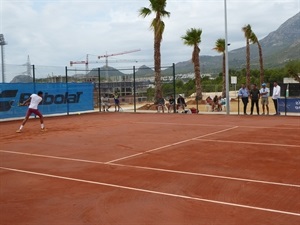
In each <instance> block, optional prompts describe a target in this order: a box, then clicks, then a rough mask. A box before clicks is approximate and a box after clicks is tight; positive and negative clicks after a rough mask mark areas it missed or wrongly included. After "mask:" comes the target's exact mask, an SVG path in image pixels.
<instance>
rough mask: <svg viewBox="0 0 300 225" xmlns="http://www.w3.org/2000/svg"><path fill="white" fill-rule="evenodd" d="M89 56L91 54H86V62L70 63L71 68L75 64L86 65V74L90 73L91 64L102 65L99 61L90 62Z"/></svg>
mask: <svg viewBox="0 0 300 225" xmlns="http://www.w3.org/2000/svg"><path fill="white" fill-rule="evenodd" d="M89 55H91V54H86V60H85V61H84V60H83V61H70V66H73V65H74V64H85V72H86V74H87V73H88V71H89V64H91V63H100V62H99V61H92V62H91V61H89Z"/></svg>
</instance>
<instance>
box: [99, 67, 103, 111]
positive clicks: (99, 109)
mask: <svg viewBox="0 0 300 225" xmlns="http://www.w3.org/2000/svg"><path fill="white" fill-rule="evenodd" d="M100 72H101V71H100V68H98V107H99V112H101V103H102V102H101V89H100V85H101V83H100V78H101V76H100Z"/></svg>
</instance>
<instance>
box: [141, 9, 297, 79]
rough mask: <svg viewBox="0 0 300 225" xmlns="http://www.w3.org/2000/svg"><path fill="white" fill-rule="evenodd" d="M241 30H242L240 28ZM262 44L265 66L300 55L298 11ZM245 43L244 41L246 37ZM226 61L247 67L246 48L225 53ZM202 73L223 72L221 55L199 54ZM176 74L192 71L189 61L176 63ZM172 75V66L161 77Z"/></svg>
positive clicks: (253, 59)
mask: <svg viewBox="0 0 300 225" xmlns="http://www.w3.org/2000/svg"><path fill="white" fill-rule="evenodd" d="M241 32H242V31H241ZM254 32H255V31H254ZM259 43H260V44H261V46H262V53H263V60H264V68H265V69H267V68H276V67H277V68H278V67H282V66H284V64H285V63H287V62H288V61H289V60H294V59H299V58H300V12H299V13H297V14H296V15H295V16H293V17H291V18H290V19H288V20H287V21H286V22H284V23H283V24H282V25H281V26H279V28H278V29H277V30H276V31H273V32H271V33H269V34H268V35H267V36H266V37H265V38H263V39H261V40H259ZM245 45H246V40H245ZM250 63H251V69H258V68H259V55H258V47H257V45H256V44H251V45H250ZM228 64H229V68H231V69H243V68H245V67H246V47H242V48H238V49H234V50H232V51H229V52H228ZM200 65H201V73H202V74H204V73H210V74H216V73H220V72H221V71H222V56H221V55H219V56H207V55H203V56H202V55H200ZM175 68H176V74H186V73H193V72H194V67H193V64H192V62H191V60H188V61H184V62H178V63H176V64H175ZM148 69H150V68H148ZM148 74H151V75H153V70H151V69H150V70H147V72H144V70H139V76H147V75H148ZM172 74H173V68H172V67H169V68H167V69H164V70H162V76H170V75H172Z"/></svg>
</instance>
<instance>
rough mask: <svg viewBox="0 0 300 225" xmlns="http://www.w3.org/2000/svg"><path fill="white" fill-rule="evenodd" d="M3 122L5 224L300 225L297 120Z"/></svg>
mask: <svg viewBox="0 0 300 225" xmlns="http://www.w3.org/2000/svg"><path fill="white" fill-rule="evenodd" d="M20 123H21V121H10V122H1V123H0V126H1V127H0V128H1V131H0V132H1V137H0V143H1V146H0V182H1V183H0V201H1V204H0V224H1V225H19V224H22V225H23V224H24V225H82V224H91V225H109V224H114V225H256V224H257V225H268V224H269V225H299V224H300V172H299V171H300V138H299V137H300V117H283V116H228V115H186V114H184V115H182V114H133V113H93V114H82V115H76V116H65V117H51V118H50V117H49V118H45V125H46V127H47V131H46V132H41V131H40V130H39V120H38V119H31V120H29V121H28V123H27V124H26V126H25V128H24V130H23V133H21V134H17V133H15V131H16V130H17V129H18V128H19V125H20Z"/></svg>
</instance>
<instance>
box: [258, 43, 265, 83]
mask: <svg viewBox="0 0 300 225" xmlns="http://www.w3.org/2000/svg"><path fill="white" fill-rule="evenodd" d="M257 46H258V52H259V66H260V84H262V83H264V81H265V75H264V63H263V55H262V49H261V45H260V44H259V42H257Z"/></svg>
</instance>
